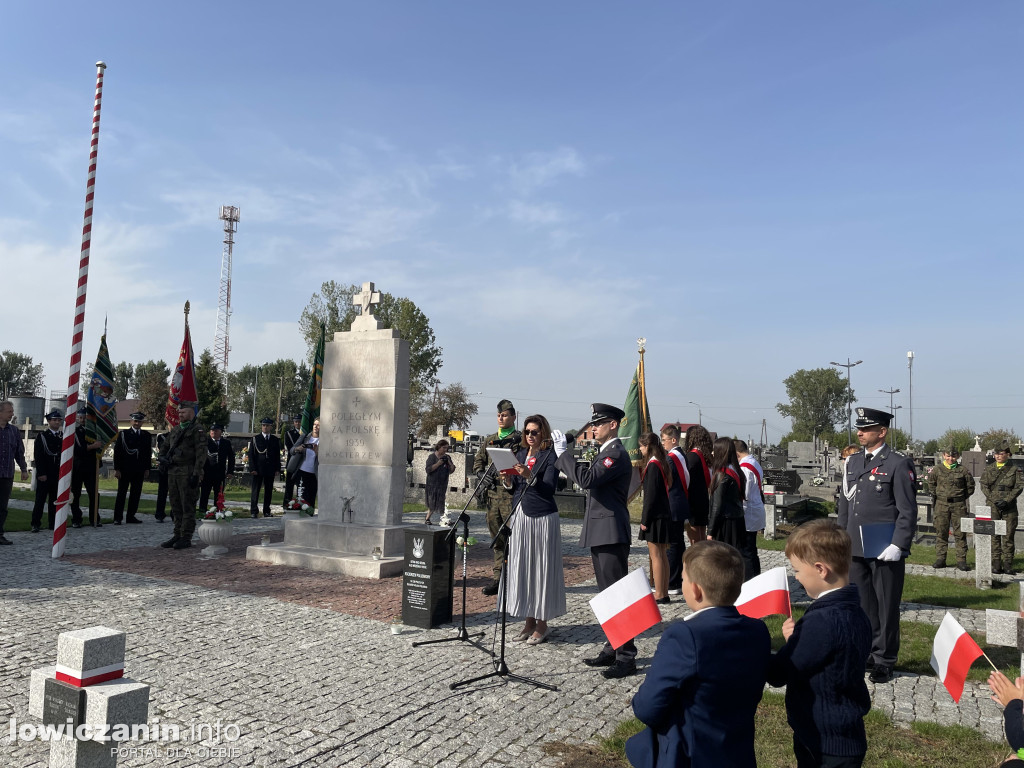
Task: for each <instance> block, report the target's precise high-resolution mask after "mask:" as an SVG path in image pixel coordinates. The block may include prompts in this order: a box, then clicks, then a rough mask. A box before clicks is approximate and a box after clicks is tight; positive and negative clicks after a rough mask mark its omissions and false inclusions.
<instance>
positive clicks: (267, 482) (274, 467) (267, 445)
mask: <svg viewBox="0 0 1024 768" xmlns="http://www.w3.org/2000/svg"><path fill="white" fill-rule="evenodd" d="M273 426H274V420H273V419H263V420H262V421H261V422H260V430H261V431H260V434H258V435H255V436H253V438H252V440H250V441H249V469H250V471H251V472H252V493H251V494H250V495H249V513H250V514H251V515H252V516H253V517H259V516H260V512H259V504H260V488H263V516H264V517H273V515H272V514H271V513H270V498H271V496H272V495H273V493H274V478H275V477H277V474H278V472H280V471H281V440H280V438H279V437H278V436H277V435H274V434H271V432H270V430H271V428H272V427H273Z"/></svg>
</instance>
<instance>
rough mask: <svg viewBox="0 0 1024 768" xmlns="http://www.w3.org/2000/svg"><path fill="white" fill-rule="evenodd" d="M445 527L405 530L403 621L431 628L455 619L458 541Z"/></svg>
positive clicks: (421, 526) (410, 625)
mask: <svg viewBox="0 0 1024 768" xmlns="http://www.w3.org/2000/svg"><path fill="white" fill-rule="evenodd" d="M449 533H450V529H448V528H444V527H440V528H439V527H436V526H428V525H417V526H410V527H408V528H406V529H405V573H404V575H403V579H402V623H403V624H405V625H406V626H409V627H420V628H422V629H431V628H432V627H437V626H440V625H441V624H447V623H448V622H450V621H451V620H452V590H453V588H454V572H455V568H454V563H455V541H454V537H450V536H449V535H448V534H449Z"/></svg>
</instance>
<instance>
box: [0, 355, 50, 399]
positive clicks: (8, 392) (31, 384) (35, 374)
mask: <svg viewBox="0 0 1024 768" xmlns="http://www.w3.org/2000/svg"><path fill="white" fill-rule="evenodd" d="M42 387H43V364H42V363H33V362H32V357H31V356H30V355H23V354H21V353H20V352H11V351H10V350H7V349H5V350H4V351H3V352H0V399H2V400H6V399H8V398H9V397H12V396H14V395H34V394H35V393H36V392H37V391H38V390H40V389H42Z"/></svg>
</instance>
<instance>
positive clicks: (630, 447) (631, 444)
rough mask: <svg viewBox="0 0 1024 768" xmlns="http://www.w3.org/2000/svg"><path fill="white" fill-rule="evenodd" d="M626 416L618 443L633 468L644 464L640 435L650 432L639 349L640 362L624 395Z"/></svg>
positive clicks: (641, 356) (649, 416)
mask: <svg viewBox="0 0 1024 768" xmlns="http://www.w3.org/2000/svg"><path fill="white" fill-rule="evenodd" d="M622 410H623V411H625V412H626V415H625V416H624V417H623V419H622V423H621V424H619V441H620V442H621V443H622V447H623V448H625V449H626V452H627V453H628V454H629V460H630V461H631V462H632V463H633V466H634V467H639V466H641V465H642V464H643V463H644V460H643V458H642V457H641V456H640V443H639V442H638V441H639V439H640V435H642V434H643V433H644V432H651V431H652V430H651V411H650V409H649V408H648V407H647V387H646V384H645V382H644V350H643V348H642V347H641V349H640V362H639V363H638V364H637V366H636V373H634V374H633V381H632V382H630V385H629V392H628V393H627V394H626V404H625V405H624V406H622Z"/></svg>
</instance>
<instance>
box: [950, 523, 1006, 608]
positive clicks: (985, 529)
mask: <svg viewBox="0 0 1024 768" xmlns="http://www.w3.org/2000/svg"><path fill="white" fill-rule="evenodd" d="M960 530H961V531H963V532H964V533H970V534H973V535H974V584H975V586H977V588H978V589H991V588H992V537H993V536H1005V535H1006V521H1005V520H993V519H992V514H991V509H989V507H984V506H978V507H975V508H974V517H962V518H960ZM946 535H947V536H948V535H949V534H948V533H947V534H946Z"/></svg>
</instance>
